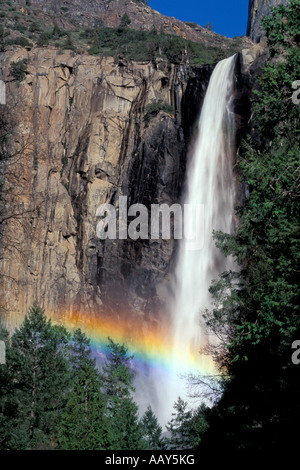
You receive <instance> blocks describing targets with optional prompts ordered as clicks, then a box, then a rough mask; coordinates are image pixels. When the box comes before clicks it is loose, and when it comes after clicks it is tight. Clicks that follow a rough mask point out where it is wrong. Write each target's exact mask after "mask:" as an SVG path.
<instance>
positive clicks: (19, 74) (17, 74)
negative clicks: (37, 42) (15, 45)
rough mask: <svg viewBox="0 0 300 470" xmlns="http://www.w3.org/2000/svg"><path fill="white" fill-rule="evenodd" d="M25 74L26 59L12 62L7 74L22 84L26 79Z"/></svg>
mask: <svg viewBox="0 0 300 470" xmlns="http://www.w3.org/2000/svg"><path fill="white" fill-rule="evenodd" d="M26 72H27V61H26V59H21V60H18V61H17V62H12V63H11V65H10V70H9V74H10V76H11V77H14V78H15V79H16V80H17V81H18V82H22V81H23V80H24V78H25V77H26Z"/></svg>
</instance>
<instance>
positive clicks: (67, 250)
mask: <svg viewBox="0 0 300 470" xmlns="http://www.w3.org/2000/svg"><path fill="white" fill-rule="evenodd" d="M19 3H21V2H19ZM35 3H36V4H38V3H39V2H38V1H35V2H32V4H35ZM50 3H51V5H52V4H53V5H54V3H57V2H50ZM58 3H61V2H58ZM58 3H57V4H58ZM79 3H80V5H81V2H79ZM90 3H91V4H92V2H90ZM96 3H97V4H99V5H100V3H101V4H104V3H105V2H96ZM111 3H113V2H111ZM131 3H132V2H131ZM45 5H46V4H45ZM72 5H73V7H74V6H75V5H76V2H72ZM85 5H86V3H85ZM135 5H136V4H135ZM25 7H26V5H25V6H24V8H25ZM43 8H44V9H47V7H46V6H44V7H43ZM70 8H71V7H70ZM74 8H75V7H74ZM141 8H148V7H147V6H144V5H143V6H141ZM74 14H75V13H74ZM65 26H66V25H65ZM262 54H263V49H262V48H260V47H259V46H255V47H254V48H252V49H248V50H245V51H244V52H243V54H240V56H239V60H238V61H237V69H236V104H235V110H236V121H237V125H238V139H239V138H240V136H241V135H242V133H243V129H244V128H245V125H246V123H247V121H248V119H249V112H250V108H249V89H250V88H251V73H250V71H251V70H252V73H253V70H254V69H255V67H254V66H253V64H254V63H257V60H259V59H257V60H256V58H257V57H262ZM16 64H17V68H16ZM18 67H19V68H18ZM213 67H214V66H213V65H202V66H196V65H190V64H188V63H186V62H185V63H177V64H172V63H170V62H167V61H165V60H161V61H144V62H132V61H126V60H123V59H119V60H115V58H111V57H104V56H100V55H98V56H90V55H87V54H76V53H75V52H74V51H72V50H65V51H64V52H62V51H61V50H58V49H57V48H55V47H42V48H41V47H27V48H22V47H16V46H10V47H7V48H6V51H5V52H2V53H1V78H2V80H3V81H4V82H5V84H6V92H7V96H6V98H7V105H6V106H4V105H1V119H2V129H4V135H5V144H4V148H5V152H6V158H4V157H3V158H2V161H1V175H2V177H3V180H4V181H5V183H4V186H2V197H1V200H0V203H1V206H2V207H1V213H2V216H1V220H0V235H1V241H2V244H1V292H2V295H1V305H0V307H1V316H2V317H3V318H4V319H5V322H6V323H7V324H8V325H15V324H16V323H18V322H19V321H20V319H22V317H23V315H24V313H25V311H26V309H27V308H28V306H30V305H31V304H32V303H33V301H34V300H35V299H37V300H38V301H39V303H40V304H41V305H42V306H43V307H44V308H45V309H46V310H47V313H48V314H51V315H53V316H55V317H56V318H57V317H67V316H68V315H72V314H74V313H76V314H78V315H80V316H82V318H83V319H84V314H85V313H86V312H88V313H89V315H98V314H101V313H103V314H104V313H105V314H113V313H117V314H121V313H122V311H125V312H133V313H134V315H138V316H140V317H143V318H151V319H152V320H153V319H154V317H155V316H156V318H157V317H158V316H159V315H163V314H164V301H165V298H166V296H167V295H168V288H169V286H168V275H169V272H170V270H171V269H172V263H173V262H174V257H175V256H176V245H175V243H174V241H173V240H161V239H160V240H151V239H147V240H136V241H133V240H119V239H117V240H110V239H106V240H100V239H99V238H97V236H96V225H97V222H98V221H99V218H97V217H96V210H97V207H98V206H99V205H100V204H102V203H110V204H113V205H114V206H115V207H116V208H117V209H118V201H119V197H120V196H127V198H128V206H130V205H132V204H134V203H141V204H144V205H145V206H146V207H148V208H150V205H151V204H155V203H156V204H163V203H167V204H169V205H171V204H173V203H175V202H178V201H179V200H180V196H181V194H182V187H183V181H184V174H185V165H186V160H187V158H188V149H189V148H190V145H191V144H192V141H193V135H194V127H195V123H196V120H197V117H198V115H199V112H200V109H201V103H202V100H203V96H204V93H205V90H206V87H207V84H208V81H209V78H210V75H211V72H212V70H213ZM253 67H254V68H253ZM249 87H250V88H249ZM153 104H156V105H158V106H159V110H158V111H155V112H153V111H151V109H153V108H151V105H153ZM241 197H242V195H241Z"/></svg>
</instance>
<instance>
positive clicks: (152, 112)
mask: <svg viewBox="0 0 300 470" xmlns="http://www.w3.org/2000/svg"><path fill="white" fill-rule="evenodd" d="M161 111H164V112H165V113H169V114H174V112H175V110H174V107H173V106H171V105H170V104H169V103H167V102H166V101H162V100H159V101H155V102H154V103H149V104H147V106H146V107H145V116H144V122H145V124H146V125H148V124H149V122H150V119H151V118H153V117H155V116H157V114H158V113H160V112H161Z"/></svg>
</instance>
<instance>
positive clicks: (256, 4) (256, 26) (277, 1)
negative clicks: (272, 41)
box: [247, 0, 290, 42]
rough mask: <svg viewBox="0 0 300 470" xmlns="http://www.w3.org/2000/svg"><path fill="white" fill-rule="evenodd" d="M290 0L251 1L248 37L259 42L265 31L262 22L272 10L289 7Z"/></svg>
mask: <svg viewBox="0 0 300 470" xmlns="http://www.w3.org/2000/svg"><path fill="white" fill-rule="evenodd" d="M289 3H290V0H249V16H248V25H247V36H249V37H250V39H251V40H252V41H253V42H259V41H260V40H261V39H262V38H263V36H264V31H263V28H262V27H261V20H262V18H263V17H264V16H268V15H270V13H271V9H272V8H273V7H276V6H278V5H288V4H289Z"/></svg>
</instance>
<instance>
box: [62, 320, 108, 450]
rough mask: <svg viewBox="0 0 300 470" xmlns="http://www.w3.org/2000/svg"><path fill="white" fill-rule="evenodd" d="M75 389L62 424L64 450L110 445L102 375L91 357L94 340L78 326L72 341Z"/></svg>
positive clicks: (72, 391)
mask: <svg viewBox="0 0 300 470" xmlns="http://www.w3.org/2000/svg"><path fill="white" fill-rule="evenodd" d="M70 362H71V378H70V384H71V390H70V392H69V395H68V402H67V405H66V409H65V411H64V413H63V415H62V419H61V422H60V424H59V438H58V441H59V444H58V447H59V448H60V449H63V450H103V449H106V447H107V425H106V420H105V417H104V408H105V401H104V396H103V394H102V393H101V392H100V384H101V382H100V375H99V372H98V370H97V368H96V362H95V359H93V358H92V357H91V349H90V340H89V339H88V338H87V337H86V336H85V334H84V333H82V332H81V330H80V329H78V330H76V331H75V333H74V335H73V337H72V341H71V354H70Z"/></svg>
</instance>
